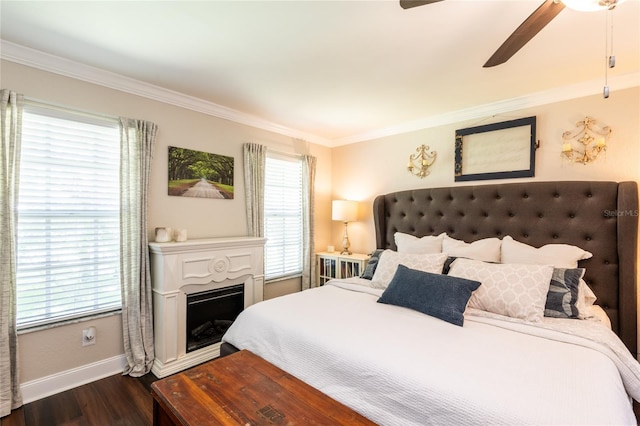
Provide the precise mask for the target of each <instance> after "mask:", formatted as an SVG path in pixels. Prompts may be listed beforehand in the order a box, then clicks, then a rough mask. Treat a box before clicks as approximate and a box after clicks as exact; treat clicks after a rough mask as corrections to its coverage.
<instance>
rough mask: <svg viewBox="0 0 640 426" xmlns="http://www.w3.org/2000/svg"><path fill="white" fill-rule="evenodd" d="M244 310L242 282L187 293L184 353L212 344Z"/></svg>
mask: <svg viewBox="0 0 640 426" xmlns="http://www.w3.org/2000/svg"><path fill="white" fill-rule="evenodd" d="M243 309H244V284H238V285H234V286H232V287H225V288H221V289H217V290H210V291H203V292H200V293H196V294H190V295H187V352H191V351H195V350H197V349H201V348H204V347H205V346H209V345H213V344H214V343H218V342H220V341H221V340H222V336H223V335H224V333H225V332H226V331H227V329H228V328H229V327H230V326H231V324H232V323H233V321H234V320H235V319H236V318H237V316H238V315H239V314H240V312H242V310H243Z"/></svg>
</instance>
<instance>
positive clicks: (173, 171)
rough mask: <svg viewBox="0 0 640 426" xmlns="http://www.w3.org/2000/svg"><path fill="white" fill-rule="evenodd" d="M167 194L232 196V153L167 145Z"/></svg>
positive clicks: (202, 196)
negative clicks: (213, 152)
mask: <svg viewBox="0 0 640 426" xmlns="http://www.w3.org/2000/svg"><path fill="white" fill-rule="evenodd" d="M169 195H175V196H178V197H198V198H233V157H227V156H225V155H218V154H211V153H208V152H202V151H194V150H191V149H186V148H176V147H173V146H170V147H169Z"/></svg>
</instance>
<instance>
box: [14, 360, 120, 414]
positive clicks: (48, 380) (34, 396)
mask: <svg viewBox="0 0 640 426" xmlns="http://www.w3.org/2000/svg"><path fill="white" fill-rule="evenodd" d="M125 363H126V358H125V356H124V354H121V355H117V356H114V357H112V358H107V359H103V360H101V361H97V362H93V363H91V364H86V365H83V366H81V367H78V368H74V369H71V370H67V371H62V372H60V373H56V374H52V375H50V376H46V377H42V378H40V379H36V380H32V381H30V382H25V383H22V384H21V385H20V389H21V390H22V401H23V403H24V404H28V403H30V402H33V401H37V400H39V399H42V398H45V397H47V396H51V395H55V394H57V393H60V392H63V391H66V390H69V389H73V388H75V387H78V386H81V385H84V384H87V383H91V382H94V381H96V380H99V379H103V378H105V377H108V376H112V375H114V374H118V373H122V371H123V370H124V366H125Z"/></svg>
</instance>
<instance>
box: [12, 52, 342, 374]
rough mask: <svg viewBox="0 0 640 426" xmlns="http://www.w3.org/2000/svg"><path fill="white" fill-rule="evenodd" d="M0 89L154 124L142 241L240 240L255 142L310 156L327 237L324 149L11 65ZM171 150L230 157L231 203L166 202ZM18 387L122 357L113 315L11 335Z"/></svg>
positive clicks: (287, 287) (294, 286)
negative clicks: (86, 332) (86, 334)
mask: <svg viewBox="0 0 640 426" xmlns="http://www.w3.org/2000/svg"><path fill="white" fill-rule="evenodd" d="M0 65H1V68H0V69H1V71H2V73H1V81H0V83H1V85H2V88H10V89H12V90H15V91H17V92H19V93H23V94H24V95H25V96H26V97H28V98H31V99H35V100H39V101H43V102H47V103H53V104H58V105H62V106H66V107H70V108H74V109H79V110H83V111H88V112H93V113H99V114H105V115H111V116H114V117H117V116H126V117H130V118H138V119H144V120H149V121H152V122H154V123H156V124H157V125H158V135H157V140H156V150H155V155H154V158H153V163H152V169H151V180H150V196H149V229H148V231H149V237H150V238H151V240H153V229H154V228H155V227H156V226H170V227H173V228H186V229H187V230H188V236H189V238H190V239H194V238H206V237H225V236H242V235H246V222H245V217H246V214H245V212H246V209H245V201H244V190H243V187H244V177H243V168H242V144H243V143H245V142H256V143H260V144H263V145H266V146H268V147H269V148H270V149H273V150H277V151H280V152H285V153H299V154H302V153H305V154H307V153H308V154H311V155H314V156H316V157H317V159H318V162H317V173H316V194H317V195H316V205H317V208H316V210H315V212H316V230H317V233H318V235H319V236H321V237H319V241H322V242H323V244H324V245H326V240H324V239H323V238H325V237H322V236H326V235H329V234H330V227H331V221H330V211H329V210H328V209H329V207H328V206H330V198H331V150H330V149H329V148H326V147H323V146H319V145H314V144H307V143H304V142H301V141H296V140H293V139H292V138H290V137H288V136H283V135H280V134H276V133H273V132H268V131H265V130H260V129H257V128H254V127H250V126H246V125H242V124H238V123H235V122H232V121H229V120H224V119H219V118H216V117H213V116H211V115H207V114H203V113H200V112H194V111H192V110H188V109H184V108H180V107H176V106H173V105H169V104H165V103H162V102H158V101H154V100H150V99H147V98H143V97H140V96H135V95H131V94H127V93H124V92H120V91H117V90H113V89H109V88H105V87H102V86H98V85H94V84H90V83H86V82H83V81H79V80H76V79H72V78H68V77H63V76H60V75H57V74H52V73H48V72H44V71H41V70H37V69H34V68H30V67H26V66H22V65H18V64H15V63H12V62H8V61H2V62H1V64H0ZM169 146H178V147H182V148H189V149H195V150H200V151H206V152H213V153H216V154H222V155H227V156H232V157H234V158H235V177H234V189H235V198H234V199H233V200H208V199H202V198H187V197H170V196H168V195H167V182H168V177H167V158H168V147H169ZM298 290H300V280H299V279H293V280H286V281H279V282H274V283H271V284H267V286H266V288H265V297H267V298H271V297H276V296H279V295H282V294H286V293H290V292H293V291H298ZM90 325H93V326H95V327H96V329H97V341H96V344H95V345H93V346H87V347H82V346H81V330H82V329H83V328H86V327H88V326H90ZM18 344H19V347H20V360H19V362H20V381H21V382H22V383H25V382H28V381H31V380H34V379H38V378H42V377H45V376H49V375H52V374H56V373H60V372H63V371H66V370H69V369H73V368H77V367H80V366H82V365H86V364H90V363H93V362H97V361H100V360H104V359H107V358H110V357H113V356H116V355H118V354H122V352H123V349H122V331H121V326H120V316H119V315H116V316H111V317H107V318H100V319H92V320H89V321H86V322H80V323H76V324H72V325H65V326H60V327H55V328H51V329H47V330H42V331H37V332H31V333H24V334H21V335H20V336H19V342H18Z"/></svg>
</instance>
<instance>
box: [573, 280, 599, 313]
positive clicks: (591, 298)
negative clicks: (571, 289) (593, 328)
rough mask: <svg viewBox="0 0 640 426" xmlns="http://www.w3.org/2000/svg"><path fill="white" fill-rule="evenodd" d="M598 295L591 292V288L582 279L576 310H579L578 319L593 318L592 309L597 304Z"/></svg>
mask: <svg viewBox="0 0 640 426" xmlns="http://www.w3.org/2000/svg"><path fill="white" fill-rule="evenodd" d="M596 299H597V298H596V294H595V293H594V292H593V290H591V287H589V286H588V285H587V283H586V282H585V281H584V280H583V279H582V278H581V279H580V284H579V285H578V302H577V303H576V308H578V318H580V319H586V318H590V317H591V316H592V312H591V309H590V308H591V307H592V306H593V304H594V303H596Z"/></svg>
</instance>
